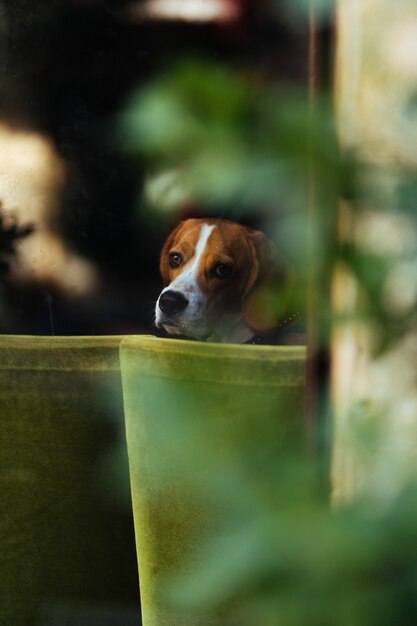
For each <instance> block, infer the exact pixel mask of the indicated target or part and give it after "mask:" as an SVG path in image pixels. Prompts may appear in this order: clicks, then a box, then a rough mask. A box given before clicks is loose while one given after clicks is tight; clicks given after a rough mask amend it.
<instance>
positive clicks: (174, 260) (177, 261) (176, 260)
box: [169, 252, 182, 267]
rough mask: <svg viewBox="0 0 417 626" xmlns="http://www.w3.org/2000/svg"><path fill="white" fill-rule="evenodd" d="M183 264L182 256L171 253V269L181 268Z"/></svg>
mask: <svg viewBox="0 0 417 626" xmlns="http://www.w3.org/2000/svg"><path fill="white" fill-rule="evenodd" d="M181 263H182V256H181V255H180V253H179V252H171V254H170V255H169V264H170V266H171V267H179V266H180V265H181Z"/></svg>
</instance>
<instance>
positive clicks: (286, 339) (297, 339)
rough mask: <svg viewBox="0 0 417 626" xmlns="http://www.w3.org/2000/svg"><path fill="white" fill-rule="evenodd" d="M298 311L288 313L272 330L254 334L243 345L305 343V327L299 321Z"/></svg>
mask: <svg viewBox="0 0 417 626" xmlns="http://www.w3.org/2000/svg"><path fill="white" fill-rule="evenodd" d="M300 318H301V315H300V313H294V315H290V317H288V318H287V319H286V320H284V321H283V322H281V323H280V324H278V326H276V327H275V328H274V329H273V330H271V331H269V332H267V333H262V334H259V335H255V336H254V337H252V338H251V339H249V340H248V341H244V342H243V343H244V344H245V345H256V346H279V345H291V344H302V343H305V332H306V331H305V327H304V326H303V324H302V322H301V319H300Z"/></svg>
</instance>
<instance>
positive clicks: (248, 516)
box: [141, 378, 417, 626]
mask: <svg viewBox="0 0 417 626" xmlns="http://www.w3.org/2000/svg"><path fill="white" fill-rule="evenodd" d="M143 385H144V386H145V385H146V394H147V397H148V399H147V400H146V401H145V407H146V408H145V411H146V428H145V431H146V435H145V437H146V443H147V455H146V466H147V467H148V468H152V469H151V470H150V471H149V474H148V475H147V479H148V478H149V476H152V480H151V482H150V483H149V484H148V483H147V484H146V486H144V487H143V488H144V489H145V490H146V489H148V488H149V487H150V493H148V498H149V499H150V501H151V502H152V500H153V501H154V503H155V504H154V506H155V507H156V508H157V509H158V510H162V512H163V513H161V515H162V514H163V515H164V516H165V517H168V518H169V523H168V525H167V527H164V526H163V525H162V526H161V529H160V532H161V533H162V534H161V535H158V534H157V531H156V527H157V524H155V520H154V519H152V518H151V523H152V525H153V531H154V532H155V533H156V538H155V541H157V542H158V547H159V549H160V550H162V552H163V554H164V555H165V554H166V553H167V552H169V551H172V552H175V554H176V555H177V556H176V558H177V560H178V555H181V558H180V562H179V564H178V566H177V568H176V569H175V574H174V575H170V574H168V575H167V577H166V578H165V579H164V578H163V577H162V575H161V573H159V579H158V596H159V597H158V602H159V603H160V604H161V605H162V606H164V607H165V608H166V610H167V611H168V614H169V615H171V619H172V620H173V623H181V618H180V617H177V616H181V615H183V614H184V613H185V614H187V615H188V614H189V613H191V615H195V623H196V624H197V623H198V624H200V623H201V624H222V625H224V626H228V625H231V626H253V625H254V624H257V625H259V626H278V625H283V626H353V625H355V626H361V625H363V626H385V625H386V626H392V624H411V623H414V622H415V620H416V618H417V593H416V592H417V525H416V523H415V522H416V519H417V497H416V496H417V485H416V484H414V483H413V484H410V485H409V486H408V487H407V488H406V489H405V490H404V491H403V492H402V493H401V494H399V495H397V496H396V497H395V498H393V499H391V500H390V501H389V502H387V501H377V500H373V499H372V498H368V499H367V500H366V501H357V502H356V503H354V504H352V505H349V506H346V507H345V508H339V509H338V510H332V509H330V508H329V504H328V501H327V497H326V495H325V493H324V492H323V486H322V484H321V481H320V479H319V475H318V472H317V471H316V468H315V464H314V462H312V459H311V458H310V459H309V458H306V456H305V453H304V451H303V450H302V437H301V436H300V433H299V431H298V429H297V428H295V425H296V424H297V423H298V424H300V420H299V418H300V417H301V416H300V415H299V413H298V411H297V410H296V411H294V405H293V406H292V408H290V406H289V405H288V402H287V400H288V398H287V397H286V396H285V389H286V388H285V385H282V386H281V388H280V390H279V392H278V393H277V396H278V397H277V398H276V400H275V401H273V402H270V403H268V404H266V405H262V406H260V405H259V397H257V393H259V392H254V391H253V390H252V391H251V390H250V385H249V384H248V385H247V387H246V388H245V390H244V391H242V394H243V396H244V404H243V405H242V408H241V413H240V414H239V415H237V414H236V413H235V412H234V413H233V415H230V416H228V415H226V411H225V410H224V409H223V408H219V409H218V411H217V413H216V414H214V413H213V406H214V405H215V404H216V402H218V398H220V397H221V396H222V394H227V393H229V394H230V393H231V388H230V387H229V388H227V385H225V389H218V388H216V389H213V391H212V392H211V394H210V397H209V398H208V397H206V398H205V400H206V401H205V402H204V403H202V397H203V396H202V392H201V390H199V389H198V385H195V384H194V385H192V384H191V383H190V382H187V383H182V384H181V382H180V381H169V380H167V379H164V380H162V379H161V381H158V380H157V379H154V378H148V379H147V380H146V382H144V383H143ZM287 391H288V390H287ZM142 393H145V392H142ZM144 397H145V396H142V399H143V398H144ZM269 399H270V398H269ZM233 402H234V403H235V404H236V405H238V404H239V399H237V398H236V399H235V400H233V401H232V400H231V399H230V398H229V401H228V403H227V406H229V405H230V404H232V405H233ZM164 403H165V404H164ZM164 406H165V407H170V408H169V409H166V408H165V409H164ZM219 406H220V405H219ZM227 413H228V412H227ZM277 416H279V418H277ZM301 421H302V420H301ZM297 432H298V435H297ZM374 435H375V434H374V433H373V432H371V430H370V429H367V430H365V431H362V432H361V433H358V438H359V439H360V440H361V442H362V445H363V446H366V447H367V449H369V446H372V445H373V444H374V443H375V436H374ZM141 502H142V505H143V501H142V500H141ZM196 509H197V510H200V511H201V510H202V511H204V523H203V529H202V530H201V535H200V536H198V533H197V532H196V527H195V524H196V523H197V526H198V525H199V524H201V520H198V516H196ZM173 511H174V512H173ZM196 520H197V521H196ZM184 526H185V528H188V534H187V532H186V531H184V530H183V527H184ZM204 526H206V528H204ZM207 528H208V531H207ZM183 534H184V536H183ZM196 537H197V539H196ZM147 540H149V539H147ZM196 541H198V542H199V547H198V550H195V549H194V548H193V547H192V546H194V542H196ZM188 542H190V544H189V543H188ZM161 569H162V568H161ZM201 616H205V617H204V618H202V617H201ZM176 619H177V622H175V620H176ZM178 620H179V621H178ZM201 620H202V621H201ZM187 623H188V622H187ZM189 623H193V621H192V618H191V621H190V622H189Z"/></svg>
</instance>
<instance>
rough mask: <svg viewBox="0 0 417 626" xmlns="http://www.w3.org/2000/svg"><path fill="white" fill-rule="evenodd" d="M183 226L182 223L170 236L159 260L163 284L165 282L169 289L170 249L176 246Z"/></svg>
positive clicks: (164, 284)
mask: <svg viewBox="0 0 417 626" xmlns="http://www.w3.org/2000/svg"><path fill="white" fill-rule="evenodd" d="M181 226H182V222H180V223H179V224H178V226H176V228H174V230H173V231H172V232H171V233H170V234H169V235H168V238H167V240H166V241H165V243H164V245H163V247H162V251H161V257H160V259H159V271H160V272H161V276H162V282H163V286H164V287H167V286H168V284H169V260H168V253H169V251H170V249H171V248H172V246H173V245H174V241H175V238H176V236H177V234H178V232H179V231H180V228H181Z"/></svg>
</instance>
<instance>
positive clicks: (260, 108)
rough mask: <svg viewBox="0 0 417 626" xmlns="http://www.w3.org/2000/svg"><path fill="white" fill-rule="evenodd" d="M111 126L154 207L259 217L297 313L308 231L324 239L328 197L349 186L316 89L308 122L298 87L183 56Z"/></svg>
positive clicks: (325, 104)
mask: <svg viewBox="0 0 417 626" xmlns="http://www.w3.org/2000/svg"><path fill="white" fill-rule="evenodd" d="M120 129H121V130H120V138H121V143H122V145H123V146H124V147H125V148H126V149H128V150H131V151H132V152H133V153H134V154H136V155H138V156H139V157H140V158H141V159H142V160H143V161H144V162H145V166H146V168H147V170H148V172H149V175H148V180H147V181H146V182H145V187H144V197H145V201H147V203H148V205H150V206H151V207H152V208H153V210H154V212H156V213H157V212H158V211H164V212H165V213H170V212H171V213H172V212H175V211H178V210H179V209H181V208H183V207H186V206H195V205H197V206H199V207H204V210H205V212H206V213H211V212H212V213H213V214H214V215H219V213H220V214H221V215H222V216H223V217H229V218H231V219H239V218H240V219H241V218H242V217H244V216H245V215H253V214H255V215H258V217H259V218H260V222H261V226H262V227H263V228H264V230H265V231H266V232H267V233H268V235H269V236H270V237H271V238H272V239H273V240H274V241H275V242H276V244H277V245H278V248H279V249H280V250H281V251H282V253H283V256H284V257H285V258H287V259H288V261H289V263H290V265H291V266H292V267H293V268H294V269H295V274H296V275H297V281H298V284H297V290H295V291H294V294H293V298H294V301H293V305H292V310H304V308H305V302H304V300H305V293H306V289H307V287H306V285H307V282H308V280H309V279H310V277H309V274H310V273H311V266H310V265H309V246H310V245H311V241H310V240H311V237H312V236H313V237H314V238H315V239H317V240H319V241H323V240H326V241H329V240H331V238H329V236H328V233H327V232H326V230H327V229H329V228H330V229H332V228H333V220H334V215H335V212H334V207H335V205H336V198H337V197H338V194H339V192H340V188H341V187H342V186H345V187H346V188H347V187H348V184H347V182H345V181H344V178H345V176H344V174H343V172H344V170H346V171H348V170H349V165H348V163H349V160H348V159H347V160H346V164H344V165H343V167H341V163H340V158H339V152H338V147H337V143H336V140H335V134H334V128H333V122H332V115H331V103H330V102H329V100H328V98H327V97H326V95H325V94H323V95H322V96H318V97H317V104H316V107H315V109H314V124H312V123H311V108H310V106H309V102H308V98H307V94H306V92H305V91H304V90H302V89H299V88H289V87H287V88H279V87H277V86H274V85H269V86H266V85H264V84H263V83H262V82H260V81H259V79H258V78H257V77H256V76H254V75H244V74H239V73H236V72H233V71H231V70H229V69H227V68H225V67H223V66H221V65H218V64H213V63H211V62H207V61H197V60H191V61H183V62H179V63H178V64H176V65H175V66H174V67H173V68H172V69H171V70H169V71H167V72H166V73H165V74H163V75H161V76H159V77H158V78H157V79H156V80H155V81H154V82H152V83H151V84H149V85H148V86H147V87H146V88H141V89H140V90H138V91H137V92H136V93H134V94H133V95H132V97H131V99H130V102H129V103H128V105H127V108H126V111H125V112H124V113H123V115H122V116H121V120H120ZM313 167H314V178H315V190H314V193H315V194H316V197H317V202H318V203H319V204H320V210H321V215H322V217H323V219H322V220H320V221H317V232H316V231H314V233H313V232H312V230H311V229H310V231H309V226H308V225H309V220H308V205H309V195H310V194H311V188H310V187H311V176H312V168H313ZM346 180H347V179H346ZM332 254H333V250H332V249H329V247H327V246H322V245H317V248H316V255H315V260H316V271H317V272H320V271H321V269H322V268H324V267H329V266H330V263H329V255H332ZM324 282H325V281H323V283H324ZM321 308H322V309H323V310H324V305H323V307H321Z"/></svg>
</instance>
